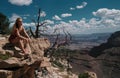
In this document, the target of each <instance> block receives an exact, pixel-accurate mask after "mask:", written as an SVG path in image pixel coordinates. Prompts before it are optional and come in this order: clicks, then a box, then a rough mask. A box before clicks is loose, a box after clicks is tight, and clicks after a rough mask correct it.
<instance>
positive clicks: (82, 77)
mask: <svg viewBox="0 0 120 78" xmlns="http://www.w3.org/2000/svg"><path fill="white" fill-rule="evenodd" d="M78 78H89V75H88V73H82V74H79V75H78Z"/></svg>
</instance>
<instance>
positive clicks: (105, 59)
mask: <svg viewBox="0 0 120 78" xmlns="http://www.w3.org/2000/svg"><path fill="white" fill-rule="evenodd" d="M89 55H91V56H93V57H96V58H95V59H101V60H100V61H96V62H97V63H98V64H99V68H100V70H99V71H102V75H103V77H104V78H116V77H117V78H120V73H118V72H120V31H118V32H115V33H113V34H112V35H111V36H110V38H109V39H108V41H107V42H106V43H104V44H101V45H100V46H97V47H94V48H93V49H92V50H91V51H90V53H89Z"/></svg>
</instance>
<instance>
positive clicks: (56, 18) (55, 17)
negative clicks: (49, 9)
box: [53, 15, 62, 20]
mask: <svg viewBox="0 0 120 78" xmlns="http://www.w3.org/2000/svg"><path fill="white" fill-rule="evenodd" d="M53 19H54V20H62V19H61V18H60V17H59V16H58V15H55V16H54V17H53Z"/></svg>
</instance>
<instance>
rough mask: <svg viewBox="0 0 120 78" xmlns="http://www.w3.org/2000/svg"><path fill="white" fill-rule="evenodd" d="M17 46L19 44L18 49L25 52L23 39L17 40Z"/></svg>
mask: <svg viewBox="0 0 120 78" xmlns="http://www.w3.org/2000/svg"><path fill="white" fill-rule="evenodd" d="M19 46H20V49H21V50H22V51H23V52H24V53H26V51H25V49H24V43H23V40H19Z"/></svg>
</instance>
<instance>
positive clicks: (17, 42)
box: [12, 37, 26, 53]
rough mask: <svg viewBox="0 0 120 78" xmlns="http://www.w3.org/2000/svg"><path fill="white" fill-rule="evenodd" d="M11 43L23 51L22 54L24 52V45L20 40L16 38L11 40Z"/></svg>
mask: <svg viewBox="0 0 120 78" xmlns="http://www.w3.org/2000/svg"><path fill="white" fill-rule="evenodd" d="M12 43H13V44H15V45H16V46H18V47H19V48H20V49H21V50H22V51H23V53H25V52H26V51H25V49H24V43H23V40H22V39H20V38H18V37H17V38H15V39H14V40H12Z"/></svg>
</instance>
